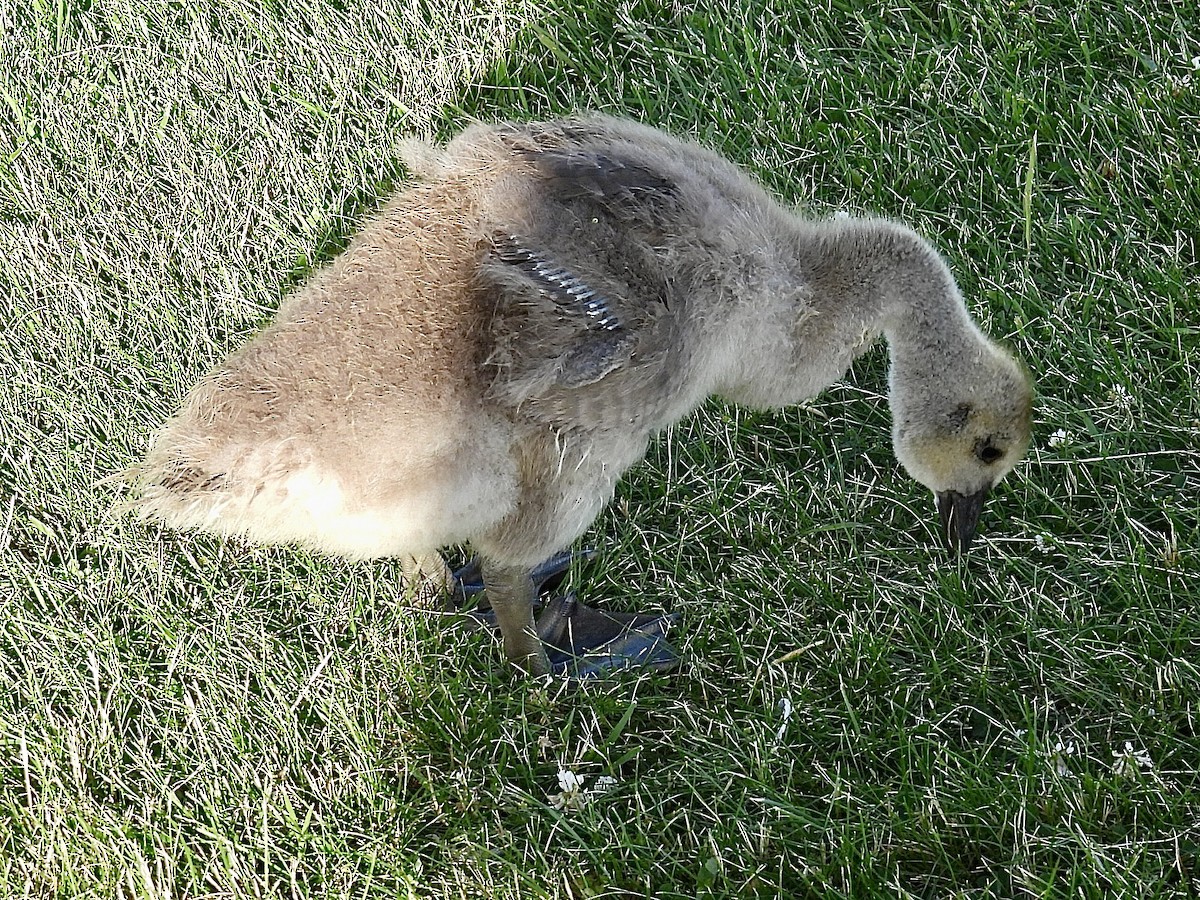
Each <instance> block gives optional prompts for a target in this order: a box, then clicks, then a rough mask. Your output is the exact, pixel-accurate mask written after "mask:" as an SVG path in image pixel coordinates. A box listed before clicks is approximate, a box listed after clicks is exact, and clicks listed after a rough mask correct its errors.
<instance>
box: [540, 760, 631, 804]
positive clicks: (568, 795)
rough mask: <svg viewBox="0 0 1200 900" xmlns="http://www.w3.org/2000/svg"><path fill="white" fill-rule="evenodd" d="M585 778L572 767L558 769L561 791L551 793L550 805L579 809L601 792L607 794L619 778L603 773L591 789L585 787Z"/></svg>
mask: <svg viewBox="0 0 1200 900" xmlns="http://www.w3.org/2000/svg"><path fill="white" fill-rule="evenodd" d="M584 781H585V778H584V776H583V775H579V774H576V773H575V772H572V771H571V770H570V769H562V768H560V769H559V770H558V786H559V789H560V790H559V792H558V793H557V794H551V795H550V805H551V806H553V807H554V808H555V809H562V810H579V809H583V808H584V807H585V806H586V805H587V804H588V802H589V801H591V800H593V799H594V798H596V797H597V796H599V795H600V794H605V793H607V792H609V791H611V790H612V789H613V788H615V787H616V786H617V783H618V782H617V779H615V778H613V776H611V775H601V776H600V777H599V778H597V779H596V783H595V784H594V785H593V786H592V787H591V789H590V790H586V791H585V790H584V789H583V783H584Z"/></svg>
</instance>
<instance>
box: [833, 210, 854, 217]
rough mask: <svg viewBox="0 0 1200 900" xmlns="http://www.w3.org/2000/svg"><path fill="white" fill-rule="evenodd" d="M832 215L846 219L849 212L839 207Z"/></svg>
mask: <svg viewBox="0 0 1200 900" xmlns="http://www.w3.org/2000/svg"><path fill="white" fill-rule="evenodd" d="M833 217H834V218H835V219H848V218H850V213H849V212H847V211H846V210H844V209H839V210H838V211H837V212H835V213H834V214H833Z"/></svg>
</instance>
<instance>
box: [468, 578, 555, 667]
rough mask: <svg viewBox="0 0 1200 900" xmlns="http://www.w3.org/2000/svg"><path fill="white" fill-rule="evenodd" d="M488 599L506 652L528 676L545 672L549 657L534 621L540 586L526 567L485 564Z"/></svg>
mask: <svg viewBox="0 0 1200 900" xmlns="http://www.w3.org/2000/svg"><path fill="white" fill-rule="evenodd" d="M482 569H483V581H484V584H485V585H487V597H488V602H489V603H490V604H491V607H492V611H493V612H494V613H495V614H496V624H497V625H498V626H499V628H500V636H501V637H502V638H503V639H504V655H505V656H506V657H507V658H508V661H509V662H511V663H512V664H513V665H515V666H516V667H517V668H518V669H520V670H521V671H522V672H524V673H525V674H527V675H545V674H547V673H548V672H549V671H550V658H549V657H548V656H547V655H546V648H545V647H543V646H542V641H541V639H540V638H539V637H538V634H537V627H536V626H535V625H534V622H533V602H534V600H535V599H536V598H537V586H536V584H535V583H534V580H533V578H531V577H530V574H529V571H528V570H527V569H513V568H508V567H505V566H500V565H497V564H495V563H489V562H487V561H486V560H485V561H484V562H483V564H482Z"/></svg>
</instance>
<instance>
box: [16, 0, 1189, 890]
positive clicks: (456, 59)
mask: <svg viewBox="0 0 1200 900" xmlns="http://www.w3.org/2000/svg"><path fill="white" fill-rule="evenodd" d="M425 5H427V6H429V7H430V9H429V10H424V11H420V10H416V8H415V6H414V7H413V11H410V12H407V13H406V12H405V10H406V9H408V8H409V7H408V6H407V5H405V4H400V3H388V2H385V3H382V4H372V3H361V4H351V3H329V4H322V3H319V2H316V0H298V2H294V3H290V2H274V3H269V4H258V3H248V2H247V3H242V2H238V0H229V2H219V0H210V2H205V3H197V4H159V3H148V2H145V0H125V2H117V0H109V2H104V0H98V2H94V3H77V2H69V0H67V2H60V3H31V4H18V3H15V2H13V3H8V2H4V0H0V26H3V30H4V33H5V39H4V44H3V46H2V47H0V63H2V65H0V73H3V74H0V313H2V319H3V328H2V330H0V378H2V381H3V388H2V389H0V896H5V897H8V896H12V897H18V896H29V897H39V898H40V897H75V896H94V897H113V896H121V897H130V898H133V897H139V898H140V897H146V898H159V897H191V896H213V897H216V896H221V897H252V896H256V897H266V896H288V897H291V896H296V897H342V896H344V897H394V896H401V897H404V896H417V897H427V896H428V897H467V898H475V897H512V898H517V897H520V898H528V897H541V896H547V897H563V898H565V897H573V898H574V897H579V898H582V897H588V898H596V897H625V896H654V897H680V898H683V897H687V898H691V897H698V896H699V897H722V896H738V897H746V896H762V897H774V896H788V897H853V898H859V897H879V898H895V897H922V898H923V897H931V898H932V897H939V898H940V897H964V898H965V897H971V898H977V897H980V898H982V897H1055V898H1056V897H1063V898H1066V897H1086V898H1092V897H1095V898H1100V897H1105V898H1107V897H1130V898H1141V897H1195V896H1197V895H1200V776H1198V775H1197V767H1198V765H1200V735H1198V724H1197V717H1198V716H1200V578H1198V577H1197V576H1198V575H1200V552H1198V546H1200V263H1198V260H1197V236H1198V235H1200V175H1198V171H1200V170H1198V169H1197V166H1196V160H1197V158H1200V13H1196V12H1194V11H1191V12H1189V11H1188V9H1187V6H1186V5H1185V4H1173V3H1168V2H1166V0H1160V2H1152V3H1139V4H1132V3H1128V4H1116V3H1102V2H1087V0H1079V2H1075V3H1071V4H1067V3H1063V4H1037V3H1024V2H995V0H988V2H983V3H971V2H966V0H954V2H949V3H940V4H932V3H920V4H886V5H883V6H878V5H876V6H864V7H862V8H859V5H857V4H850V3H846V2H841V0H827V2H824V3H816V4H803V5H800V4H797V5H795V8H793V5H791V4H773V3H769V2H765V0H763V2H760V3H750V2H744V3H738V2H735V0H712V2H711V3H706V4H687V3H677V4H669V5H660V4H651V3H637V2H633V3H622V4H620V5H617V6H593V5H590V4H583V3H575V4H572V3H571V2H557V3H552V4H550V5H549V6H548V7H547V6H544V5H543V4H529V5H527V6H522V7H518V6H515V5H514V6H510V7H508V8H507V9H504V8H502V7H500V6H497V7H495V8H494V9H493V8H490V7H489V9H492V12H490V13H485V12H482V10H484V7H483V5H481V4H469V3H462V4H460V5H459V6H458V7H456V8H451V9H449V10H444V7H445V6H446V5H445V4H425ZM435 6H436V7H437V8H438V9H443V10H444V11H443V12H441V13H437V14H435V13H434V12H432V9H433V8H434V7H435ZM579 107H588V108H594V109H602V110H607V111H612V112H619V113H622V114H627V115H631V116H634V117H637V118H639V119H642V120H644V121H647V122H650V123H652V124H655V125H659V126H663V127H666V128H668V129H670V130H672V131H675V132H676V133H680V134H685V135H691V136H695V137H697V138H699V139H701V140H703V141H704V142H706V143H708V144H710V145H712V146H714V147H716V148H717V149H719V150H721V151H722V152H724V153H726V154H727V155H729V156H730V157H732V158H733V159H735V160H737V161H738V162H740V163H742V164H743V165H745V166H746V167H748V168H749V169H750V170H751V171H753V172H754V173H755V174H756V175H757V176H758V177H759V178H761V179H762V180H763V181H764V182H765V183H766V184H768V185H769V186H770V187H771V188H772V189H773V190H775V191H776V192H777V193H779V194H780V195H781V196H782V197H783V198H784V199H785V200H786V201H788V202H792V203H795V204H798V205H801V206H804V207H807V208H809V209H811V210H812V212H813V213H814V214H815V215H822V216H824V215H830V214H832V213H833V212H835V211H837V210H840V209H848V210H851V211H856V212H857V211H870V212H877V213H882V214H885V215H889V216H894V217H898V218H902V219H904V220H906V221H909V222H911V223H913V224H914V225H915V226H916V227H918V228H919V229H920V230H922V231H923V232H924V233H926V234H927V235H928V236H929V237H930V238H931V239H932V240H933V241H934V242H935V243H937V244H938V246H940V247H941V248H942V249H943V250H944V252H945V253H946V255H947V257H948V258H949V259H950V260H951V262H952V265H953V267H954V269H955V271H956V273H957V275H958V277H959V279H960V283H961V285H962V288H963V291H964V293H965V295H966V296H967V297H968V301H969V303H970V305H971V306H972V308H973V310H974V311H975V312H976V313H977V314H978V316H979V317H980V319H981V321H983V322H984V323H985V325H986V326H987V328H988V329H989V330H990V331H991V332H992V333H993V334H996V335H999V336H1003V337H1005V338H1007V339H1008V340H1009V341H1010V342H1011V343H1012V344H1013V345H1014V347H1015V348H1016V350H1017V351H1018V352H1019V353H1020V354H1021V355H1022V356H1023V357H1024V358H1025V359H1026V360H1027V362H1028V363H1029V365H1030V368H1031V369H1032V371H1033V372H1034V373H1035V375H1036V378H1037V383H1038V390H1039V399H1038V408H1037V425H1036V436H1035V445H1034V447H1033V448H1032V450H1031V453H1030V455H1029V459H1028V460H1027V462H1026V463H1024V464H1023V465H1022V466H1020V467H1019V468H1018V469H1017V471H1016V472H1015V473H1014V474H1013V475H1012V476H1011V477H1010V478H1009V480H1008V481H1007V482H1006V484H1005V485H1004V487H1003V488H1002V489H1001V490H999V491H998V492H997V495H996V497H995V498H994V499H993V501H992V502H991V504H990V505H989V508H988V510H987V512H986V513H985V519H984V522H983V531H984V534H983V539H982V541H981V544H980V546H979V547H978V548H977V549H978V552H977V553H975V555H974V558H973V559H972V560H971V561H970V564H969V566H967V567H964V568H959V567H958V566H956V565H955V564H953V563H952V562H951V561H949V560H948V559H947V557H946V555H945V554H944V553H943V552H942V551H941V550H940V549H939V547H938V546H937V542H936V540H935V535H934V528H933V526H932V523H931V512H932V510H931V503H930V501H929V498H928V497H927V496H925V494H924V492H923V490H922V489H920V488H919V487H918V486H917V485H915V484H914V483H912V482H911V481H910V480H908V479H907V478H906V477H905V476H904V475H903V473H902V472H901V471H900V470H899V467H898V465H897V464H896V463H895V461H894V459H893V458H892V455H891V452H890V448H889V441H888V438H887V430H888V414H887V408H886V402H885V400H884V397H883V393H882V392H883V379H884V372H885V366H886V357H885V355H884V353H883V351H882V350H879V351H874V352H872V353H871V354H870V355H868V356H867V357H865V358H864V359H863V360H861V361H860V362H859V363H858V364H856V366H855V370H854V372H853V373H852V374H851V376H850V377H849V378H848V379H847V380H846V381H845V382H844V383H842V384H840V385H838V386H836V387H834V388H833V389H831V390H830V391H828V392H827V393H826V394H824V395H823V396H822V397H821V398H820V399H819V400H818V401H816V402H815V403H813V404H811V405H809V406H806V407H803V408H799V409H790V410H785V411H782V412H779V413H760V412H749V411H746V410H741V409H735V408H729V407H723V406H720V405H717V404H712V405H710V406H708V407H706V408H705V409H704V410H702V411H701V413H700V414H699V415H698V416H696V417H695V418H694V419H693V420H691V421H688V422H685V423H683V424H681V425H679V426H677V427H676V428H674V429H672V430H671V431H670V432H668V433H667V434H665V435H664V436H663V438H662V439H661V440H660V441H658V442H657V443H656V444H655V445H654V447H653V449H652V451H651V453H650V456H649V458H648V460H647V462H646V464H644V465H643V466H641V467H639V468H637V469H636V470H635V471H634V472H632V473H631V474H630V477H629V478H628V479H627V480H626V482H625V483H624V484H623V486H622V487H621V489H620V491H619V493H618V497H617V500H616V502H615V503H614V505H613V507H612V508H611V509H610V510H609V511H608V512H607V513H606V514H605V515H604V516H603V517H602V518H601V519H600V520H599V521H598V523H597V525H596V527H595V529H594V534H593V535H592V536H590V537H589V539H588V540H589V542H594V543H596V544H598V545H599V546H600V547H602V549H603V551H604V556H603V557H602V560H601V561H600V562H599V563H594V564H589V565H588V566H586V567H585V568H584V569H582V570H581V571H580V572H579V573H577V578H576V585H577V586H578V587H579V589H580V590H581V592H582V593H583V594H584V595H585V596H587V597H589V598H593V599H596V598H606V599H607V600H608V601H609V602H610V603H611V604H612V605H613V606H614V607H618V608H623V609H633V608H646V609H651V608H656V607H667V606H669V607H673V608H674V609H677V610H679V611H681V612H682V613H683V615H684V620H685V623H686V637H685V638H684V639H683V644H684V649H685V651H686V656H687V661H688V664H687V666H686V668H685V670H684V671H683V672H682V673H681V674H678V675H676V676H672V677H666V678H646V679H633V678H626V679H615V680H613V681H611V682H608V683H605V684H598V685H588V686H586V687H584V688H581V689H572V688H569V687H566V686H564V685H561V684H557V683H550V684H544V683H540V684H539V683H531V684H522V683H518V682H514V681H513V680H512V679H510V678H509V676H508V675H507V673H506V672H505V671H504V669H503V667H502V666H501V665H500V657H499V653H498V651H497V648H496V647H495V646H494V645H493V644H492V643H490V642H488V641H487V640H484V639H482V638H480V637H479V636H477V635H464V634H460V633H458V632H447V631H445V630H444V629H443V627H442V624H443V623H442V622H441V621H440V620H439V619H438V618H437V617H436V616H433V615H431V614H429V613H420V612H418V613H414V612H413V611H412V610H411V609H410V608H409V607H408V606H407V605H406V603H405V602H404V601H403V599H401V598H400V597H398V591H397V588H396V585H397V581H398V567H397V566H395V565H391V564H379V565H365V564H364V565H350V564H347V563H344V562H340V561H337V560H331V559H325V558H321V557H315V556H311V555H308V554H305V553H302V552H298V551H293V550H279V549H276V550H264V549H261V548H253V547H247V546H243V545H241V544H238V543H222V542H219V541H215V540H212V539H209V538H205V537H196V536H180V535H174V534H169V533H162V532H158V531H155V530H152V529H147V528H144V527H142V526H141V525H139V524H138V523H136V522H133V521H129V520H126V519H117V518H114V517H113V516H111V515H110V514H109V513H108V507H109V505H110V504H111V502H112V500H113V496H112V494H111V491H110V490H109V489H105V488H99V487H97V486H96V482H97V480H98V479H99V478H101V477H103V476H105V475H108V474H111V473H112V472H114V471H116V470H118V469H120V468H121V467H122V466H124V465H126V464H127V463H128V462H130V461H131V460H133V459H134V458H136V456H137V455H138V453H139V452H140V451H141V450H142V449H143V448H144V447H145V444H146V440H147V436H148V434H149V432H150V431H151V430H152V429H153V427H154V426H155V425H156V424H157V423H158V422H159V421H160V420H161V419H162V417H164V416H165V415H166V414H167V413H168V412H169V411H170V410H171V409H172V407H173V405H174V404H175V403H176V402H177V401H178V400H179V398H180V397H181V396H182V394H183V392H184V391H186V389H187V387H188V386H189V385H190V384H191V383H192V382H193V380H194V379H195V378H196V377H197V375H198V374H199V373H200V372H201V371H202V370H203V369H204V368H205V367H206V366H207V365H208V364H209V363H210V362H211V361H213V360H214V359H216V358H218V357H219V356H220V354H221V353H222V352H224V351H225V350H226V349H228V348H230V347H233V346H235V345H237V343H238V342H239V341H241V340H242V339H244V337H245V336H247V335H248V334H251V333H252V332H253V330H254V329H255V328H256V327H258V326H259V325H261V323H262V322H264V321H265V320H266V319H267V317H269V315H270V313H271V310H272V309H274V307H275V306H276V305H277V303H278V301H279V298H280V296H281V294H282V292H284V291H286V290H288V289H290V288H291V287H292V286H294V285H295V284H296V283H298V282H299V281H301V280H303V278H304V277H305V274H306V273H307V272H309V271H311V269H312V267H313V266H314V265H316V264H318V263H319V262H320V261H321V260H323V259H325V258H328V256H330V255H331V254H333V253H335V252H336V251H337V249H338V248H339V247H340V246H342V245H343V243H344V241H345V240H346V238H347V236H348V235H349V234H351V233H352V232H353V229H354V225H355V222H357V221H360V220H361V218H362V217H363V216H364V215H366V214H368V213H369V210H370V209H371V207H372V206H373V204H374V203H376V202H377V201H378V200H379V199H380V198H381V197H382V196H383V195H385V194H386V192H387V191H388V190H389V189H390V187H391V185H392V184H393V183H394V182H395V181H396V180H397V178H399V177H401V175H402V170H401V168H400V167H399V164H398V163H397V153H396V148H397V144H398V142H399V141H400V140H402V139H403V138H405V137H407V136H408V135H409V134H412V133H414V132H420V131H426V130H430V131H433V132H436V133H439V134H442V135H448V134H450V133H452V132H453V131H454V130H455V129H456V128H458V127H459V126H461V125H462V124H463V123H464V122H466V121H468V120H469V119H470V118H471V117H479V118H485V119H495V118H501V117H509V116H515V117H533V116H548V115H554V114H559V113H563V112H566V111H569V110H572V109H576V108H579ZM789 711H790V712H789ZM539 739H541V740H540V742H539ZM1126 748H1129V749H1128V750H1126ZM560 766H561V767H565V768H567V769H570V770H572V771H574V772H577V773H579V774H581V775H584V776H586V778H587V782H586V784H585V786H591V785H593V784H594V783H595V781H596V780H597V779H598V778H599V777H601V776H611V777H613V778H615V779H616V780H617V783H616V785H615V786H614V787H613V788H612V789H611V790H609V791H607V792H605V793H596V794H590V795H588V800H587V802H586V803H585V804H584V805H583V807H582V808H581V809H573V810H566V811H560V810H557V809H555V808H554V806H553V803H552V802H551V798H552V795H554V794H557V793H558V792H559V790H560V788H559V785H558V779H557V777H556V774H557V771H558V769H559V767H560Z"/></svg>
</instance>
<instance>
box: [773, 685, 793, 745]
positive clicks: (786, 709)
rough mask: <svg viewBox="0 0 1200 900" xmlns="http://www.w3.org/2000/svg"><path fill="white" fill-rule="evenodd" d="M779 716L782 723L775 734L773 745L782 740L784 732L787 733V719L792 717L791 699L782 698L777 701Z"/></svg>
mask: <svg viewBox="0 0 1200 900" xmlns="http://www.w3.org/2000/svg"><path fill="white" fill-rule="evenodd" d="M779 714H780V716H781V717H782V718H783V721H782V722H781V723H780V725H779V730H778V731H776V732H775V743H777V744H778V743H779V742H780V741H782V740H783V735H784V732H786V731H787V724H788V719H790V718H791V717H792V698H791V697H784V698H783V699H782V700H780V701H779Z"/></svg>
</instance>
